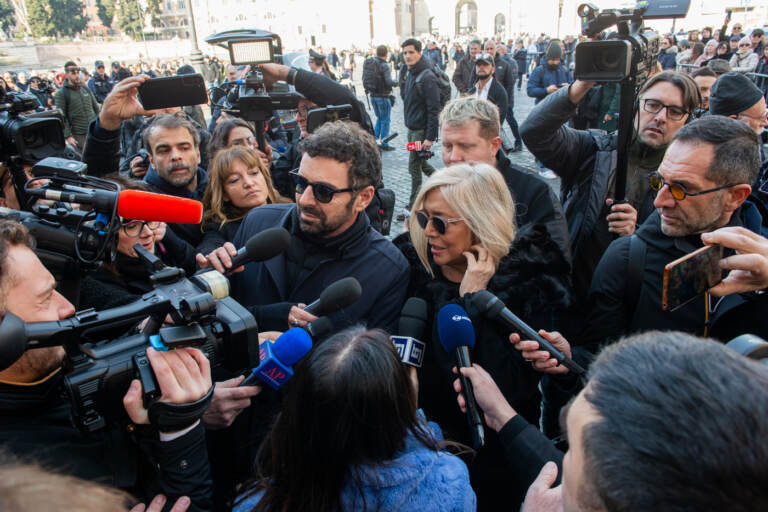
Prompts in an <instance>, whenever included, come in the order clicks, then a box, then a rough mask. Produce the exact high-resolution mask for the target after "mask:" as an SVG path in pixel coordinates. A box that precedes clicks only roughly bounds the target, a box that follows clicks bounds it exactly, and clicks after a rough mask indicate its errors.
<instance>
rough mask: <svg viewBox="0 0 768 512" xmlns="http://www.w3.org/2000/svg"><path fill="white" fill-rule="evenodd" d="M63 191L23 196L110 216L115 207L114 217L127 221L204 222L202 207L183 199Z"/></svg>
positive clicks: (32, 190) (43, 190)
mask: <svg viewBox="0 0 768 512" xmlns="http://www.w3.org/2000/svg"><path fill="white" fill-rule="evenodd" d="M62 188H63V189H64V190H53V189H50V188H47V187H39V188H30V189H28V190H27V191H26V193H27V194H29V195H31V196H34V197H40V198H43V199H50V200H53V201H63V202H66V203H80V204H88V205H91V206H92V207H93V209H94V210H95V211H97V212H99V213H112V210H113V209H114V207H115V203H117V214H118V215H120V216H121V217H123V218H125V219H129V220H146V221H159V222H172V223H179V224H200V221H201V220H202V219H203V203H201V202H200V201H195V200H193V199H188V198H185V197H176V196H169V195H166V194H155V193H154V192H145V191H144V190H121V191H120V192H116V191H111V190H100V189H87V188H82V187H76V186H74V185H64V186H62Z"/></svg>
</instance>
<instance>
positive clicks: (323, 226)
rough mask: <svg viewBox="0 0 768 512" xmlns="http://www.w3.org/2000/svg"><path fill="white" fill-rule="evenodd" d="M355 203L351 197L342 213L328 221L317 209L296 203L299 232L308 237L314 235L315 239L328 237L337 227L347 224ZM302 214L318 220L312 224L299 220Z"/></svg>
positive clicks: (323, 213)
mask: <svg viewBox="0 0 768 512" xmlns="http://www.w3.org/2000/svg"><path fill="white" fill-rule="evenodd" d="M354 203H355V198H354V197H353V198H352V199H351V200H350V201H349V202H348V203H347V205H346V206H345V207H344V213H343V214H341V215H339V216H338V217H337V218H335V219H331V220H329V219H328V216H327V215H326V214H325V212H323V211H322V210H321V209H319V208H314V207H312V206H309V207H307V206H301V205H300V204H299V203H298V202H297V203H296V208H297V212H298V214H299V224H300V227H301V230H302V231H303V232H304V233H308V234H310V235H314V236H317V237H321V238H322V237H324V236H327V235H329V234H330V233H333V232H334V231H336V230H337V229H339V227H340V226H341V225H342V224H344V223H345V222H347V221H348V220H349V218H350V214H351V213H352V209H353V205H354ZM302 213H308V214H309V215H312V216H313V217H316V218H317V219H318V220H317V221H314V222H308V221H305V220H304V219H302V218H301V214H302Z"/></svg>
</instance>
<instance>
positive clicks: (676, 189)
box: [648, 172, 738, 201]
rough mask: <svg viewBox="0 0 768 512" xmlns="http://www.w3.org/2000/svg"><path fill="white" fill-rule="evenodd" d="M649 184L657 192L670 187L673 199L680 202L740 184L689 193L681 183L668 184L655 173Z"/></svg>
mask: <svg viewBox="0 0 768 512" xmlns="http://www.w3.org/2000/svg"><path fill="white" fill-rule="evenodd" d="M648 184H649V185H650V186H651V188H652V189H653V190H655V191H657V192H658V191H659V190H661V189H662V188H664V185H669V193H670V194H672V197H674V198H675V199H677V200H678V201H682V200H683V199H685V198H686V197H688V196H691V197H693V196H701V195H704V194H710V193H712V192H717V191H718V190H723V189H724V188H729V187H735V186H736V185H738V183H731V184H729V185H723V186H720V187H715V188H710V189H709V190H702V191H701V192H688V191H686V190H685V187H684V186H682V185H680V184H679V183H667V182H666V181H664V178H662V177H661V175H660V174H658V173H655V172H654V173H651V174H649V175H648Z"/></svg>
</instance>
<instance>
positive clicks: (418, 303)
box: [390, 297, 427, 368]
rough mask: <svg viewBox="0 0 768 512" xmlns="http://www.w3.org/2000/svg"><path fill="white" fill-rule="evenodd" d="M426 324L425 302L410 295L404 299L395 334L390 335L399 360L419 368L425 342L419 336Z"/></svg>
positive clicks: (422, 359)
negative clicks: (396, 333)
mask: <svg viewBox="0 0 768 512" xmlns="http://www.w3.org/2000/svg"><path fill="white" fill-rule="evenodd" d="M426 326H427V303H426V301H425V300H424V299H420V298H418V297H411V298H410V299H408V300H407V301H405V305H404V306H403V310H402V311H401V313H400V320H399V321H398V323H397V332H398V335H397V336H390V339H391V340H392V343H393V344H394V345H395V349H396V350H397V353H398V355H399V356H400V360H401V361H402V362H404V363H405V364H408V365H411V366H415V367H416V368H421V363H422V362H423V361H424V349H425V344H424V342H423V341H421V340H420V339H419V338H421V337H422V336H423V335H424V330H425V329H426Z"/></svg>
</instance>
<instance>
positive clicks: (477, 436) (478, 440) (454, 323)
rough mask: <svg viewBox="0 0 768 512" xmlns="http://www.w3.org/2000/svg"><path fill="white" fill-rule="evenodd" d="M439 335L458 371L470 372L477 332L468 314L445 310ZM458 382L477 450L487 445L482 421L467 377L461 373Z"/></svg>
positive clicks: (452, 308) (440, 316)
mask: <svg viewBox="0 0 768 512" xmlns="http://www.w3.org/2000/svg"><path fill="white" fill-rule="evenodd" d="M437 333H438V335H439V336H440V343H441V344H442V345H443V348H444V349H445V351H446V352H451V351H454V352H455V354H456V369H460V368H471V367H472V360H471V358H470V356H469V349H470V348H472V347H474V346H475V329H474V327H472V321H471V320H470V319H469V315H468V314H467V312H466V311H464V309H463V308H462V307H461V306H458V305H456V304H447V305H445V306H443V307H442V308H441V309H440V312H439V313H438V314H437ZM459 380H460V381H461V392H462V394H463V395H464V402H465V403H466V404H467V421H468V422H469V430H470V433H471V435H472V445H473V447H474V448H475V449H478V448H480V447H481V446H483V444H484V443H485V430H484V429H483V420H482V419H481V418H480V412H479V411H478V409H477V402H476V401H475V392H474V389H473V387H472V381H470V380H469V379H468V378H467V377H465V376H464V375H463V374H462V373H461V370H459Z"/></svg>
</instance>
